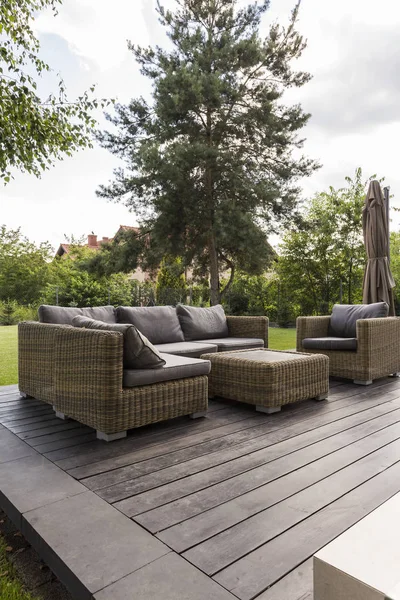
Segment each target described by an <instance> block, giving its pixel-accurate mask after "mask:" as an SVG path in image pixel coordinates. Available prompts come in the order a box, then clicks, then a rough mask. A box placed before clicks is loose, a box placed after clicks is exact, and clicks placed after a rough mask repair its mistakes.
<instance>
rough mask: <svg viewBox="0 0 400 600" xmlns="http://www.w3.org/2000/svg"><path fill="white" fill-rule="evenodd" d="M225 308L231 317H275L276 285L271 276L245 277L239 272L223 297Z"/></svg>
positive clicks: (274, 279) (271, 318)
mask: <svg viewBox="0 0 400 600" xmlns="http://www.w3.org/2000/svg"><path fill="white" fill-rule="evenodd" d="M224 304H225V308H226V310H227V312H229V313H230V314H232V315H267V316H268V317H269V318H270V320H271V321H276V316H277V285H276V277H275V276H274V275H273V274H270V275H268V276H263V275H253V276H251V275H247V274H246V273H243V272H239V273H238V274H237V275H236V278H235V281H234V282H233V283H232V285H231V287H230V289H229V292H228V293H227V295H226V297H225V301H224Z"/></svg>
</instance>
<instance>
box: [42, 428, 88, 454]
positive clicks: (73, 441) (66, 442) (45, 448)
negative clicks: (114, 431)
mask: <svg viewBox="0 0 400 600" xmlns="http://www.w3.org/2000/svg"><path fill="white" fill-rule="evenodd" d="M95 439H96V432H95V431H92V432H91V433H86V434H83V435H74V436H73V437H70V438H68V439H62V440H58V441H56V442H47V443H45V444H44V443H42V444H40V445H39V446H35V450H37V451H38V452H41V453H42V454H45V453H46V452H50V451H52V450H60V449H61V448H69V447H71V446H76V445H77V444H82V443H85V442H92V441H93V440H95Z"/></svg>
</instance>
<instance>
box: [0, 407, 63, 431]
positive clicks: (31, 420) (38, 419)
mask: <svg viewBox="0 0 400 600" xmlns="http://www.w3.org/2000/svg"><path fill="white" fill-rule="evenodd" d="M55 419H56V416H55V414H54V411H53V410H52V411H50V412H48V413H46V414H44V415H37V416H35V417H26V418H25V419H20V420H18V421H16V422H13V421H12V422H11V423H7V428H8V429H10V431H14V428H18V427H26V426H28V425H31V424H36V423H39V427H40V426H41V423H43V426H45V425H44V424H45V423H46V422H47V421H51V420H55ZM57 421H59V419H57ZM0 422H1V420H0Z"/></svg>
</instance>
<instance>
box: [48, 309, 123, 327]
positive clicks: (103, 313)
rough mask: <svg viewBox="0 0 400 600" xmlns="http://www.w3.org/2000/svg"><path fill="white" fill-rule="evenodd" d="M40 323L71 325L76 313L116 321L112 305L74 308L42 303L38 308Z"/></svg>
mask: <svg viewBox="0 0 400 600" xmlns="http://www.w3.org/2000/svg"><path fill="white" fill-rule="evenodd" d="M38 314H39V321H40V322H41V323H53V324H54V325H72V319H73V318H74V317H76V316H78V315H82V316H84V317H88V318H89V319H96V320H97V321H103V322H104V323H116V322H117V319H116V315H115V308H114V307H113V306H89V307H87V308H75V307H71V306H50V305H48V304H42V305H41V306H39V310H38Z"/></svg>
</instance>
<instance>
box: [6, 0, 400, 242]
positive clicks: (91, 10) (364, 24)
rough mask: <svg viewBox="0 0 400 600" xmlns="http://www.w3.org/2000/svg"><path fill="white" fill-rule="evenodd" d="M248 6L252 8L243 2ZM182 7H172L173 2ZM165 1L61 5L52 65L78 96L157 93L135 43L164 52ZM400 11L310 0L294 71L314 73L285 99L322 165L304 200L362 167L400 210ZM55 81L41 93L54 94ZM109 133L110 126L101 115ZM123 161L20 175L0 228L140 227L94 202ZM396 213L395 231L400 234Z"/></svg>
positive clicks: (64, 164)
mask: <svg viewBox="0 0 400 600" xmlns="http://www.w3.org/2000/svg"><path fill="white" fill-rule="evenodd" d="M239 3H240V4H246V3H247V2H246V1H245V0H239ZM163 4H164V5H165V6H166V7H167V8H173V6H174V4H175V2H174V0H164V1H163ZM294 4H295V0H271V3H270V10H269V11H268V13H267V14H266V16H265V19H264V21H263V24H262V30H261V33H263V32H264V33H265V34H266V33H267V31H268V27H269V25H270V24H271V23H272V22H274V21H278V22H279V23H281V24H286V23H287V22H288V19H289V16H290V12H291V10H292V8H293V6H294ZM155 5H156V0H114V1H113V3H112V10H110V2H109V0H63V5H62V6H61V7H60V9H59V13H58V16H57V17H54V16H53V15H52V13H51V12H43V13H41V14H40V15H39V16H38V18H37V19H36V22H35V29H36V32H37V35H38V37H39V40H40V43H41V49H42V57H43V58H44V59H45V60H46V61H47V62H48V63H49V64H50V66H51V67H52V68H53V69H54V71H55V72H60V73H61V75H62V76H63V78H64V80H65V83H66V85H67V89H68V92H69V97H70V98H73V97H76V96H77V95H79V94H81V93H82V92H83V91H84V90H86V89H88V88H89V87H90V86H91V85H92V84H93V83H95V84H97V88H96V95H97V96H98V97H104V98H116V99H117V100H118V101H119V102H122V103H126V102H128V101H129V100H130V98H133V97H137V96H140V95H145V96H147V95H148V94H149V93H150V87H149V84H148V82H147V80H146V79H145V78H143V77H142V75H140V73H139V69H138V67H137V65H136V64H135V61H134V58H133V56H132V54H131V52H130V51H129V50H128V48H127V40H130V41H132V42H133V43H135V44H139V45H143V46H148V45H152V46H153V45H155V44H158V45H161V46H163V45H165V43H166V39H165V33H164V30H163V28H162V27H161V25H160V24H159V23H158V20H157V15H156V13H155ZM399 29H400V3H399V2H398V0H381V1H380V2H379V3H377V2H376V0H375V1H372V0H336V1H335V2H334V3H333V2H328V0H302V4H301V9H300V17H299V23H298V30H299V31H300V33H301V34H302V35H304V37H305V38H306V39H307V40H308V45H307V49H306V50H305V51H304V53H303V56H302V57H301V58H300V60H298V61H297V63H295V66H296V67H297V68H299V69H303V70H306V71H308V72H310V73H311V74H312V76H313V78H312V80H311V82H310V83H308V84H306V85H305V86H304V87H303V88H300V89H296V90H293V91H291V92H290V93H289V95H288V97H287V102H289V101H290V102H292V103H297V102H300V103H301V104H302V106H303V108H304V110H305V111H307V112H310V113H311V115H312V116H311V119H310V121H309V123H308V125H307V126H306V127H305V128H304V129H303V131H302V132H301V136H302V137H304V138H306V141H305V144H304V154H306V155H307V156H309V157H311V158H314V159H317V160H318V161H319V162H320V163H321V164H322V167H321V168H320V169H319V170H318V171H316V172H315V173H314V174H313V175H312V176H311V177H310V178H307V179H305V180H303V181H302V182H301V184H302V197H303V198H307V197H309V196H311V195H312V194H314V193H316V192H318V191H322V190H326V189H327V188H328V187H329V186H334V187H341V186H342V185H344V183H345V181H344V178H345V177H346V176H348V175H350V176H351V175H353V174H354V172H355V170H356V168H357V167H361V168H362V170H363V174H364V175H365V179H367V178H368V177H369V176H370V175H373V174H376V175H377V176H378V177H385V184H386V185H389V186H390V190H391V194H392V195H393V198H392V199H391V205H392V206H393V207H399V208H400V200H399V198H400V169H399V165H398V163H399V152H398V148H397V144H398V143H399V142H398V140H400V51H399V42H398V31H399ZM53 84H54V80H53V79H52V77H51V76H47V78H45V80H44V81H43V82H42V83H41V86H42V90H44V91H45V90H50V89H52V85H53ZM99 119H100V125H101V126H104V125H105V122H104V120H103V117H102V115H101V114H99ZM116 166H118V162H117V159H116V158H115V157H113V156H112V155H111V154H110V153H109V152H107V151H106V150H104V149H102V148H100V147H99V146H97V145H96V146H95V147H94V148H93V149H91V150H84V151H79V152H78V153H76V154H75V155H74V156H73V157H72V158H66V159H65V160H63V161H61V162H58V163H57V164H56V165H55V166H54V167H53V168H52V169H51V170H50V171H46V172H45V173H44V174H43V175H42V177H41V178H40V179H36V178H35V177H33V176H30V175H27V174H22V173H17V174H15V179H14V180H13V181H12V182H11V183H10V184H9V185H8V186H6V187H5V188H1V189H0V224H4V225H6V226H7V227H8V228H12V229H15V228H17V227H20V228H21V230H22V232H23V234H24V235H26V236H27V237H28V238H29V239H31V240H33V241H35V242H37V243H38V242H41V241H49V242H50V243H51V244H52V245H53V246H54V247H55V248H57V247H58V245H59V244H60V243H61V242H62V241H64V240H65V236H67V237H70V236H71V235H74V236H75V237H80V236H83V235H85V236H86V235H87V234H90V233H95V234H97V235H98V236H99V238H101V237H103V236H105V237H112V236H113V235H114V234H115V232H116V231H117V229H118V227H119V226H120V225H136V224H137V221H136V218H135V215H134V214H133V213H130V212H129V210H128V209H127V208H126V207H125V206H123V205H121V204H114V203H109V202H107V201H106V200H104V199H101V198H98V197H97V196H96V189H97V188H98V186H99V185H100V184H106V183H107V182H109V181H110V180H112V177H113V175H112V173H113V169H114V168H115V167H116ZM398 215H399V213H395V212H394V211H391V218H392V223H391V229H393V230H398V229H399V226H400V217H399V216H398Z"/></svg>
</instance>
